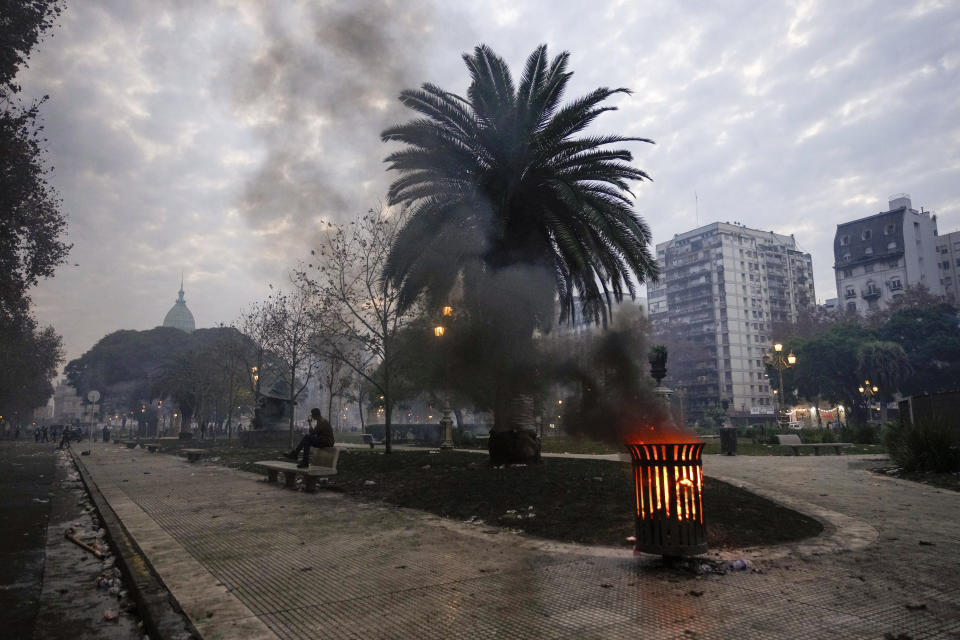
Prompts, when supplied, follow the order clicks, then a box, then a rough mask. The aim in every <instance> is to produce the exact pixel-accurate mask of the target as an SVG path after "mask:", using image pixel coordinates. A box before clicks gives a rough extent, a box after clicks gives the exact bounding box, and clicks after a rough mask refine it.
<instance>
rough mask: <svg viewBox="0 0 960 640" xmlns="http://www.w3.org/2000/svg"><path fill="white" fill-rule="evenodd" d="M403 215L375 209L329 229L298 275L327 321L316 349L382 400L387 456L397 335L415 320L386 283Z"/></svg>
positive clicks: (401, 359) (400, 358)
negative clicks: (386, 269) (311, 260)
mask: <svg viewBox="0 0 960 640" xmlns="http://www.w3.org/2000/svg"><path fill="white" fill-rule="evenodd" d="M406 220H407V213H406V212H405V211H395V212H388V211H387V210H385V209H384V208H383V207H378V208H376V209H371V210H370V211H368V212H367V213H366V215H363V216H361V217H359V218H358V219H357V220H354V221H353V222H351V223H350V224H348V225H336V226H333V225H332V226H331V233H330V234H328V235H327V237H326V239H325V240H324V242H323V244H322V246H321V247H320V248H319V250H317V251H312V252H311V254H312V255H314V256H315V257H316V259H317V263H316V264H312V265H309V267H310V269H309V271H303V272H301V273H300V277H301V279H302V281H303V282H304V283H306V284H307V285H308V286H310V287H311V288H312V290H313V291H314V293H315V295H316V296H317V300H318V302H319V307H318V312H319V313H321V314H322V316H323V319H324V320H323V323H322V324H323V325H324V331H323V332H321V333H319V334H318V349H319V350H320V351H322V352H323V353H324V354H325V355H326V356H327V357H331V358H335V359H336V360H338V361H340V362H342V363H344V364H345V365H347V367H349V368H350V369H351V370H353V371H354V372H355V373H356V374H357V375H358V376H359V377H360V378H361V379H362V380H364V381H366V382H367V383H369V384H370V385H371V386H372V387H373V388H374V389H376V390H377V392H378V393H379V395H381V396H383V407H384V443H385V451H386V452H387V453H390V452H391V451H392V442H393V434H392V429H391V425H392V415H393V408H394V404H395V398H394V393H393V387H394V383H395V381H396V379H397V376H398V373H399V371H400V368H401V367H402V366H404V365H405V362H406V360H407V358H406V355H407V354H405V353H403V352H402V351H401V350H400V349H399V340H398V335H399V334H400V332H401V331H402V330H403V328H404V327H405V326H407V324H408V323H409V322H410V321H411V320H412V319H413V318H414V317H415V314H416V309H404V308H403V307H402V306H401V304H400V302H401V301H400V292H399V290H398V289H397V288H396V287H395V286H394V284H393V282H392V281H390V280H388V279H386V278H384V277H383V270H384V265H385V263H386V260H387V255H388V254H389V252H390V248H391V247H392V246H393V244H394V242H395V240H396V238H397V234H398V233H399V231H400V229H401V228H403V226H404V224H405V223H406Z"/></svg>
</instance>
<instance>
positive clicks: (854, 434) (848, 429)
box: [840, 424, 880, 444]
mask: <svg viewBox="0 0 960 640" xmlns="http://www.w3.org/2000/svg"><path fill="white" fill-rule="evenodd" d="M840 440H841V442H852V443H854V444H879V443H880V432H879V430H878V429H877V428H876V427H875V426H873V425H872V424H855V425H852V426H851V425H847V426H845V427H843V428H841V429H840Z"/></svg>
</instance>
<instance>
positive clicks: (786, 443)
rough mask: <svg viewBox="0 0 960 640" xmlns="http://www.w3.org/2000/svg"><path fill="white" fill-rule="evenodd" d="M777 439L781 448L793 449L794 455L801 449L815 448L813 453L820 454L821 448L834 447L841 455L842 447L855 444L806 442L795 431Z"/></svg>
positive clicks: (798, 453)
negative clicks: (801, 440)
mask: <svg viewBox="0 0 960 640" xmlns="http://www.w3.org/2000/svg"><path fill="white" fill-rule="evenodd" d="M777 441H778V442H779V443H780V448H781V449H787V448H789V449H791V450H793V455H795V456H798V455H800V449H813V455H815V456H818V455H820V449H828V448H833V450H834V451H836V453H837V455H840V453H841V450H842V449H846V448H847V447H852V446H853V444H852V443H850V442H814V443H810V444H804V443H802V442H800V436H798V435H797V434H795V433H788V434H783V435H778V436H777Z"/></svg>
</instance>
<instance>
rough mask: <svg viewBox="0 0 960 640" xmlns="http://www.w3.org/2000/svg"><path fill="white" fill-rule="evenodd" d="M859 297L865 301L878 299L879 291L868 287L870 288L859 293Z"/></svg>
mask: <svg viewBox="0 0 960 640" xmlns="http://www.w3.org/2000/svg"><path fill="white" fill-rule="evenodd" d="M860 296H861V297H863V298H864V299H865V300H870V299H872V298H879V297H880V289H878V288H876V287H870V288H867V289H864V290H863V291H861V292H860Z"/></svg>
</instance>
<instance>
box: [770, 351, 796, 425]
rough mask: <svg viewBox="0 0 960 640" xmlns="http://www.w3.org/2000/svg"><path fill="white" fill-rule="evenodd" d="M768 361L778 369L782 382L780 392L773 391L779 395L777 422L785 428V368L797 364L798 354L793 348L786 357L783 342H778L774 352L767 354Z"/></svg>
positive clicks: (778, 375)
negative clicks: (794, 352) (794, 353)
mask: <svg viewBox="0 0 960 640" xmlns="http://www.w3.org/2000/svg"><path fill="white" fill-rule="evenodd" d="M766 361H767V365H769V366H771V367H773V368H774V369H776V370H777V377H778V379H779V382H780V390H779V394H778V393H777V392H776V391H774V392H773V393H774V395H776V396H777V400H778V403H777V404H778V407H777V409H778V411H777V413H778V415H777V422H779V423H780V427H781V428H783V426H784V425H785V424H786V423H787V415H786V411H785V409H784V406H783V404H784V398H783V371H784V369H789V368H790V367H792V366H793V365H795V364H797V356H795V355H793V350H791V351H790V353H789V354H788V355H787V356H786V357H784V355H783V344H781V343H779V342H777V343H776V344H774V345H773V353H772V354H770V353H768V354H767V356H766Z"/></svg>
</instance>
